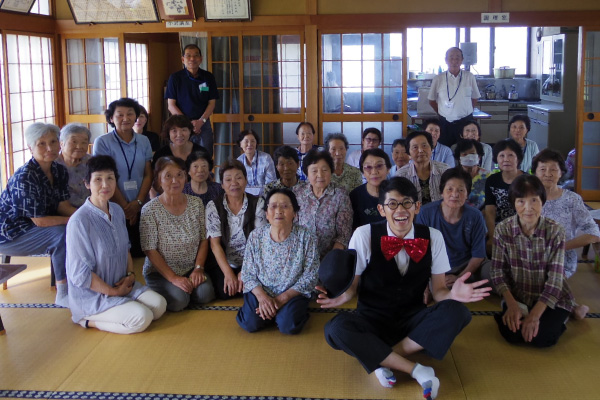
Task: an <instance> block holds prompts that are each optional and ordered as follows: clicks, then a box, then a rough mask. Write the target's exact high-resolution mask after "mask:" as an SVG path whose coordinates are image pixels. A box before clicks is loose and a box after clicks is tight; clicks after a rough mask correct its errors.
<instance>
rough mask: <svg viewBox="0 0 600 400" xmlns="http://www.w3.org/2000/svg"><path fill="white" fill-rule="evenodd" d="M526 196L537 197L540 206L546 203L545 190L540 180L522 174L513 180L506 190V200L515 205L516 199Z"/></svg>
mask: <svg viewBox="0 0 600 400" xmlns="http://www.w3.org/2000/svg"><path fill="white" fill-rule="evenodd" d="M527 196H539V197H540V199H541V200H542V205H544V204H545V203H546V189H545V188H544V185H543V184H542V181H541V180H540V178H538V177H537V176H535V175H529V174H522V175H519V176H517V177H516V178H515V180H514V181H513V182H512V183H511V184H510V187H509V188H508V200H509V201H510V204H512V205H513V207H514V205H515V201H516V200H517V199H522V198H524V197H527Z"/></svg>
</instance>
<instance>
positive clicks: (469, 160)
mask: <svg viewBox="0 0 600 400" xmlns="http://www.w3.org/2000/svg"><path fill="white" fill-rule="evenodd" d="M460 165H462V166H464V167H474V166H476V165H479V155H477V154H467V155H466V156H464V157H461V158H460Z"/></svg>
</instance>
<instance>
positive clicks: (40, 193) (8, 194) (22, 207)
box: [0, 158, 69, 243]
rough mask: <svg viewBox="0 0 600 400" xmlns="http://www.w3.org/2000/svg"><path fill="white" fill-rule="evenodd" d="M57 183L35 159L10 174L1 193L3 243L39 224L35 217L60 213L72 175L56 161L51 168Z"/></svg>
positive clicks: (1, 241) (67, 195) (0, 222)
mask: <svg viewBox="0 0 600 400" xmlns="http://www.w3.org/2000/svg"><path fill="white" fill-rule="evenodd" d="M50 171H51V173H52V176H53V177H54V184H51V183H50V181H49V180H48V177H47V176H46V174H45V173H44V171H42V168H41V167H40V164H38V162H37V161H36V160H35V158H32V159H31V160H29V161H28V162H27V163H25V165H23V166H22V167H21V168H19V169H17V171H16V172H15V174H14V175H13V176H11V177H10V179H9V180H8V184H7V185H6V189H5V190H4V191H3V192H2V195H0V243H6V242H10V241H11V240H14V239H16V238H18V237H19V236H21V235H23V234H24V233H25V232H27V231H29V230H30V229H31V228H33V227H34V226H35V225H34V223H33V221H32V220H31V218H38V217H47V216H50V215H57V214H58V204H59V203H60V202H62V201H64V200H68V199H69V174H68V173H67V169H66V168H65V167H63V166H62V165H60V164H57V163H56V162H53V163H52V166H51V167H50Z"/></svg>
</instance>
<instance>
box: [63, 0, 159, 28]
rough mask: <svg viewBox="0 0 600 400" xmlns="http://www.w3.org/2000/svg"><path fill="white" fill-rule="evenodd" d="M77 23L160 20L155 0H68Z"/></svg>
mask: <svg viewBox="0 0 600 400" xmlns="http://www.w3.org/2000/svg"><path fill="white" fill-rule="evenodd" d="M67 2H68V3H69V8H70V9H71V12H72V13H73V19H74V20H75V23H76V24H89V23H94V24H118V23H123V22H159V19H158V12H157V11H156V4H154V0H135V1H132V0H94V1H88V0H67Z"/></svg>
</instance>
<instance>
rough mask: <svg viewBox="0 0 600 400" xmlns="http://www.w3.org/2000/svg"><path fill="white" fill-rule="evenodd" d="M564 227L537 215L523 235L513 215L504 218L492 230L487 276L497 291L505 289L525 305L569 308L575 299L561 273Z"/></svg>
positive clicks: (571, 308)
mask: <svg viewBox="0 0 600 400" xmlns="http://www.w3.org/2000/svg"><path fill="white" fill-rule="evenodd" d="M564 258H565V231H564V229H563V228H562V227H561V226H560V225H559V224H557V223H556V222H554V221H552V220H549V219H547V218H545V217H540V221H539V222H538V225H537V227H536V228H535V230H534V232H533V234H532V235H531V236H529V237H528V236H526V235H525V234H524V233H523V231H522V230H521V227H520V225H519V217H518V216H517V215H515V216H512V217H510V218H507V219H505V220H504V221H502V222H501V223H499V224H498V225H497V226H496V230H495V231H494V248H493V251H492V267H491V278H492V284H493V285H494V287H495V288H496V291H497V292H498V294H500V295H502V293H504V292H505V291H507V290H509V291H510V292H511V294H512V295H513V296H514V297H515V299H516V300H517V301H519V302H521V303H524V304H526V305H527V306H528V307H533V306H534V305H535V304H536V303H537V302H538V301H541V302H542V303H544V304H545V305H547V306H548V307H550V308H552V309H554V308H555V307H559V308H562V309H565V310H567V311H569V312H571V311H573V309H574V308H575V306H576V304H575V300H574V298H573V294H572V293H571V289H570V288H569V285H568V283H567V278H566V277H565V274H564Z"/></svg>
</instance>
